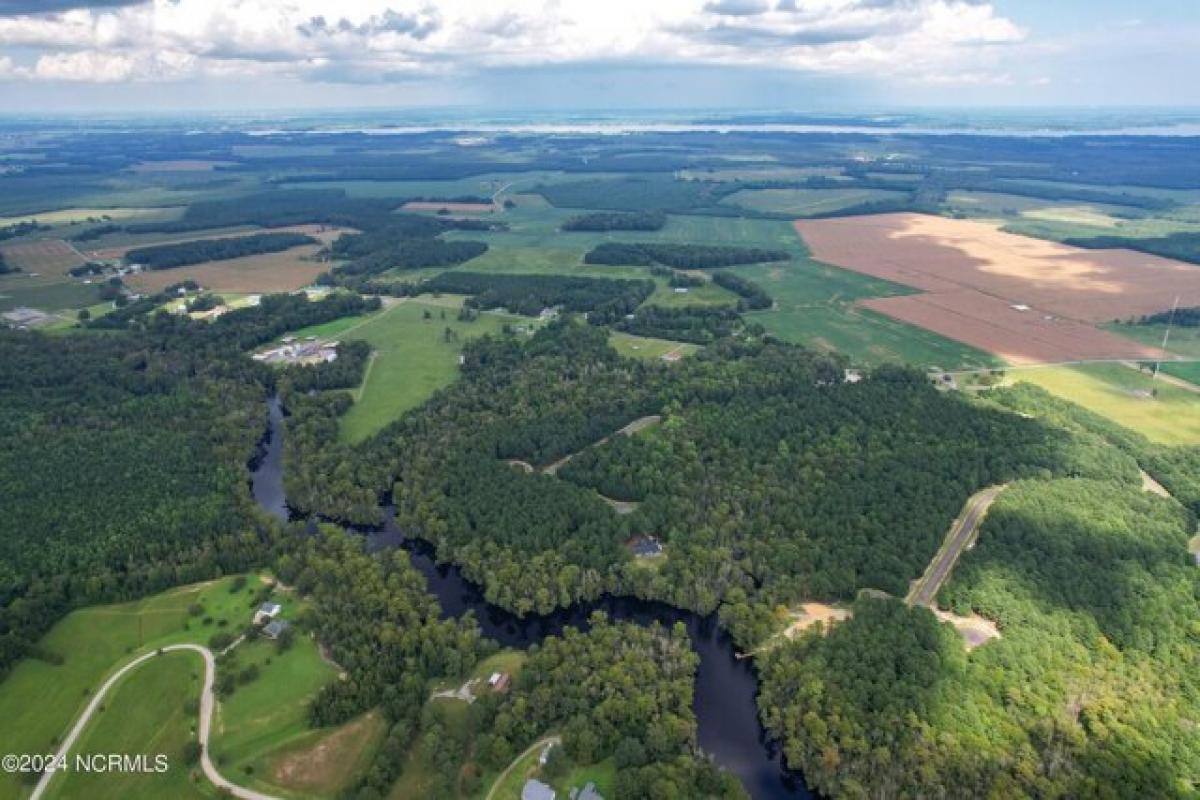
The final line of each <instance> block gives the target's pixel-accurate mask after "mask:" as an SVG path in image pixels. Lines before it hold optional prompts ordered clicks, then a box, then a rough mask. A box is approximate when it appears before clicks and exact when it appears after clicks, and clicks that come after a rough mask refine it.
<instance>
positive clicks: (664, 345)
mask: <svg viewBox="0 0 1200 800" xmlns="http://www.w3.org/2000/svg"><path fill="white" fill-rule="evenodd" d="M608 343H609V344H610V345H612V346H613V349H615V350H616V351H617V352H618V353H620V354H621V355H623V356H626V357H628V358H640V359H643V360H646V361H652V360H654V359H658V358H662V357H663V356H664V355H666V354H667V353H671V352H675V351H678V352H679V353H680V354H681V355H684V356H690V355H691V354H692V353H694V352H696V351H697V350H699V349H700V346H699V345H695V344H690V343H688V342H672V341H670V340H669V339H651V338H649V337H646V336H633V335H632V334H628V333H620V332H619V331H614V332H613V334H612V335H611V336H609V337H608Z"/></svg>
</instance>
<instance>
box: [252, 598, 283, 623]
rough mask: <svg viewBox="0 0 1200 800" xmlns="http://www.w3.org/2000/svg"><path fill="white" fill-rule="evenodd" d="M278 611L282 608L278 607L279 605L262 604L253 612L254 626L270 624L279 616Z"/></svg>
mask: <svg viewBox="0 0 1200 800" xmlns="http://www.w3.org/2000/svg"><path fill="white" fill-rule="evenodd" d="M280 611H283V606H281V605H279V603H271V602H266V603H263V604H262V605H261V606H259V607H258V610H257V611H255V612H254V624H255V625H261V624H263V623H264V622H270V621H271V620H273V619H275V618H276V617H278V616H279V612H280Z"/></svg>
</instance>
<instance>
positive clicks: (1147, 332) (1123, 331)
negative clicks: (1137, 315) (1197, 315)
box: [1104, 323, 1200, 400]
mask: <svg viewBox="0 0 1200 800" xmlns="http://www.w3.org/2000/svg"><path fill="white" fill-rule="evenodd" d="M1104 327H1105V329H1106V330H1109V331H1112V332H1113V333H1115V334H1117V335H1118V336H1125V337H1127V338H1130V339H1135V340H1137V341H1139V342H1142V343H1143V344H1146V345H1149V346H1151V347H1158V346H1160V345H1161V344H1162V341H1163V334H1165V333H1166V332H1167V326H1166V325H1124V324H1116V323H1114V324H1110V325H1105V326H1104ZM1167 351H1168V352H1169V353H1171V354H1173V355H1176V356H1181V357H1183V358H1190V359H1196V360H1195V361H1192V362H1184V363H1172V362H1169V361H1164V362H1162V371H1163V372H1165V373H1166V374H1168V375H1174V376H1175V377H1177V378H1180V379H1182V380H1185V381H1190V382H1191V383H1194V384H1196V385H1197V386H1200V328H1184V327H1181V326H1179V325H1175V326H1172V328H1171V335H1170V337H1169V339H1168V343H1167ZM1198 400H1200V398H1198Z"/></svg>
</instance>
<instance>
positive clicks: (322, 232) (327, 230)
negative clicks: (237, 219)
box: [84, 224, 357, 259]
mask: <svg viewBox="0 0 1200 800" xmlns="http://www.w3.org/2000/svg"><path fill="white" fill-rule="evenodd" d="M256 233H303V234H307V235H309V236H311V237H313V238H314V239H317V240H319V241H320V242H321V243H322V244H329V243H331V242H332V241H333V240H334V239H336V238H338V237H339V236H341V235H342V234H343V233H357V231H355V230H354V229H353V228H339V227H336V226H333V225H317V224H309V225H287V226H285V227H282V228H248V229H246V230H244V231H236V232H233V233H219V234H209V235H205V233H204V232H203V231H196V232H194V233H190V234H186V235H181V236H180V237H179V238H178V239H166V240H163V241H158V242H153V243H146V244H130V245H124V246H122V247H105V248H102V249H100V250H85V251H84V253H85V254H86V255H87V256H88V258H97V259H110V258H124V257H125V254H126V253H128V252H129V251H130V250H136V249H138V248H139V247H158V246H159V245H164V244H180V243H181V242H195V241H199V240H200V239H235V238H237V237H239V236H253V235H254V234H256Z"/></svg>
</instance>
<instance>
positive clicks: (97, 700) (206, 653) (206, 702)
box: [29, 642, 278, 800]
mask: <svg viewBox="0 0 1200 800" xmlns="http://www.w3.org/2000/svg"><path fill="white" fill-rule="evenodd" d="M235 644H236V642H235ZM230 647H233V645H230ZM185 650H186V651H192V652H195V653H199V654H200V656H201V657H202V658H203V659H204V688H203V689H202V690H201V692H200V730H199V741H200V767H201V768H202V769H203V770H204V775H205V777H207V778H208V779H209V781H211V782H212V784H213V785H214V786H216V787H217V788H218V789H219V790H220V791H221V792H222V793H223V794H228V795H230V796H232V797H240V798H242V800H278V798H276V797H275V796H273V795H269V794H263V793H262V792H256V791H254V790H253V789H247V788H246V787H244V786H238V785H237V784H236V783H230V782H229V781H227V780H225V779H224V778H223V777H221V773H219V772H218V771H217V768H216V767H215V766H214V765H213V763H212V759H211V758H210V757H209V753H208V734H209V732H210V730H211V728H212V716H213V711H214V709H215V708H216V697H215V696H214V694H213V683H214V682H215V680H216V660H215V658H214V657H213V653H212V651H211V650H209V649H208V648H207V647H203V646H201V645H198V644H173V645H168V646H167V647H164V648H162V652H164V653H173V652H180V651H185ZM226 652H228V648H227V649H226ZM157 656H158V651H157V650H156V651H153V652H150V653H146V654H145V655H142V656H138V657H137V658H135V659H134V660H133V661H130V662H129V663H128V664H126V665H125V666H123V667H121V668H120V669H119V670H117V671H116V672H115V673H113V674H112V675H111V676H110V677H109V679H108V680H106V681H105V682H104V684H103V685H102V686H101V687H100V688H99V689H98V690H97V691H96V693H95V694H94V695H93V696H92V699H91V702H89V703H88V705H87V708H85V709H84V710H83V714H82V715H81V716H80V717H79V719H78V720H77V721H76V722H75V725H74V727H72V728H71V732H70V733H68V734H67V737H66V739H64V740H63V743H62V746H60V747H59V748H58V751H57V752H56V753H55V755H56V756H57V758H58V759H59V760H64V761H65V760H66V758H67V756H68V755H69V754H70V752H71V748H72V747H74V746H75V742H76V741H77V740H78V739H79V737H80V735H81V734H82V733H83V730H84V728H86V727H87V724H88V722H89V721H90V720H91V718H92V716H93V715H94V714H95V713H96V710H97V709H98V708H99V707H100V704H101V703H102V702H103V700H104V698H105V696H106V695H107V694H108V691H109V689H111V688H112V687H113V686H114V685H115V684H116V683H117V682H118V681H119V680H121V678H122V677H124V676H125V675H126V674H127V673H129V672H130V671H131V670H133V669H135V668H137V667H138V666H139V665H141V664H143V663H144V662H146V661H149V660H150V659H152V658H155V657H157ZM54 775H55V773H54V772H45V773H42V777H41V779H40V780H39V781H38V782H37V786H35V787H34V789H33V794H31V795H30V796H29V800H39V798H41V796H42V795H43V794H45V792H46V787H47V786H49V785H50V781H51V780H52V779H53V778H54Z"/></svg>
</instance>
